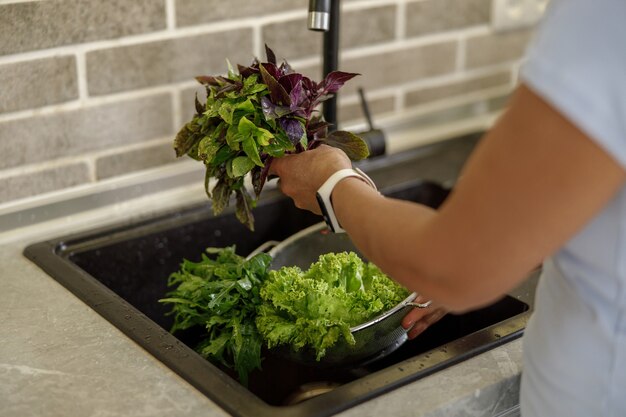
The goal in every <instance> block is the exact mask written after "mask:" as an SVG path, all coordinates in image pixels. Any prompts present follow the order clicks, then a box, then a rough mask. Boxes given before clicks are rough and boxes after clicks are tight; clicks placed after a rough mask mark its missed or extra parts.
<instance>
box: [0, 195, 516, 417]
mask: <svg viewBox="0 0 626 417" xmlns="http://www.w3.org/2000/svg"><path fill="white" fill-rule="evenodd" d="M199 198H204V197H203V196H202V190H201V189H199V188H198V187H197V186H190V187H187V188H179V189H175V190H169V191H163V192H159V193H154V194H151V195H149V196H145V197H141V198H136V199H134V200H132V201H128V202H123V203H114V204H112V205H110V206H102V207H99V208H94V209H91V210H86V211H83V212H80V213H76V214H73V215H71V216H64V217H59V218H55V219H49V220H47V221H44V222H41V223H36V224H33V225H30V226H24V227H18V228H15V229H13V230H9V231H5V232H3V233H0V288H2V293H1V294H2V295H1V297H2V300H1V302H0V317H1V318H2V320H0V334H2V344H1V345H0V416H2V417H4V416H7V417H8V416H11V417H18V416H19V417H29V416H38V417H39V416H107V417H113V416H135V417H137V416H144V415H145V416H168V417H183V416H194V417H199V416H225V415H227V414H226V413H225V411H223V410H222V409H221V408H219V407H218V406H217V405H216V404H214V403H213V402H211V401H210V400H209V399H207V397H205V396H204V395H202V394H201V393H200V392H199V391H197V390H196V389H195V388H193V387H192V386H191V385H189V384H188V383H187V382H186V381H184V380H183V379H182V378H180V377H179V376H178V375H176V374H175V373H174V372H173V371H171V370H170V369H169V368H167V367H166V366H165V365H163V364H162V363H161V362H159V361H158V360H157V359H155V358H154V357H153V356H151V355H150V354H148V353H147V352H146V351H144V350H143V349H142V348H141V347H140V346H138V345H137V344H135V343H134V342H133V341H132V340H131V339H129V338H127V337H126V336H125V335H124V334H123V333H121V332H120V331H119V330H118V329H117V328H115V327H114V326H113V325H111V324H110V323H109V322H107V321H106V320H105V319H103V318H102V317H101V316H99V315H98V314H97V313H95V312H94V311H93V310H92V309H91V308H89V307H88V306H87V305H85V304H84V303H83V302H81V301H80V300H79V299H78V298H76V297H75V296H74V295H73V294H71V293H70V292H69V291H68V290H66V289H65V288H64V287H62V286H61V285H60V284H58V283H57V282H56V281H55V280H54V279H52V278H51V277H49V276H48V275H47V274H46V273H45V272H43V271H42V270H41V269H39V268H38V267H37V266H36V265H35V264H33V263H32V262H30V261H29V260H27V259H26V258H25V257H24V256H23V255H22V251H23V249H24V247H26V246H27V245H28V244H30V243H33V242H37V241H41V240H44V239H48V238H53V237H56V236H59V235H63V234H67V233H70V232H71V233H73V232H79V231H84V230H89V229H92V228H94V227H98V226H103V225H108V224H112V223H115V222H118V221H121V220H127V219H128V218H129V214H128V213H133V214H132V216H147V215H150V214H151V213H155V212H158V211H159V210H164V209H166V208H168V205H169V206H171V207H174V206H176V205H180V204H185V203H193V202H195V201H198V199H199ZM521 350H522V343H521V340H520V339H517V340H515V341H513V342H510V343H507V344H504V345H502V346H500V347H497V348H495V349H493V350H491V351H488V352H486V353H483V354H480V355H478V356H475V357H473V358H471V359H469V360H466V361H464V362H461V363H459V364H456V365H454V366H451V367H449V368H447V369H445V370H443V371H440V372H437V373H435V374H433V375H430V376H428V377H425V378H422V379H420V380H417V381H415V382H413V383H410V384H408V385H405V386H403V387H401V388H399V389H396V390H393V391H391V392H389V393H387V394H384V395H382V396H379V397H376V398H374V399H373V400H370V401H368V402H365V403H362V404H360V405H358V406H356V407H353V408H351V409H349V410H346V411H344V412H342V413H340V414H339V415H340V416H344V417H352V416H354V417H357V416H358V417H367V416H372V417H373V416H381V415H382V416H487V415H493V416H505V415H506V416H513V415H517V411H516V408H517V395H518V390H519V376H520V372H521V366H522V365H521Z"/></svg>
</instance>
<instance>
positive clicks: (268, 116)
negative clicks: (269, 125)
mask: <svg viewBox="0 0 626 417" xmlns="http://www.w3.org/2000/svg"><path fill="white" fill-rule="evenodd" d="M261 109H262V110H263V115H264V116H265V120H274V119H278V118H280V117H283V116H286V115H288V114H291V113H293V110H291V109H290V108H289V107H287V106H277V105H275V104H274V103H272V102H271V101H270V99H269V98H267V97H266V96H263V97H261Z"/></svg>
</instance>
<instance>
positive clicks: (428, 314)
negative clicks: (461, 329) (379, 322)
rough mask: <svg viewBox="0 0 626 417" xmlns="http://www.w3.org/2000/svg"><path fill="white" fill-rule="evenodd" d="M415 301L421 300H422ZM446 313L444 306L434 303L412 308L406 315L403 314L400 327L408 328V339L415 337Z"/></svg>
mask: <svg viewBox="0 0 626 417" xmlns="http://www.w3.org/2000/svg"><path fill="white" fill-rule="evenodd" d="M418 299H419V297H418ZM417 302H423V300H422V301H417ZM447 313H448V311H447V310H446V309H445V308H443V307H441V306H438V305H436V304H435V303H433V304H431V305H430V306H428V307H426V308H414V309H413V310H411V311H410V312H409V313H408V314H407V315H406V316H404V319H403V320H402V327H404V328H405V329H407V330H408V333H407V335H408V336H409V339H415V338H416V337H417V336H419V335H420V334H421V333H422V332H423V331H424V330H426V329H427V328H428V327H430V325H432V324H435V323H436V322H438V321H439V319H441V318H442V317H443V316H445V315H446V314H447Z"/></svg>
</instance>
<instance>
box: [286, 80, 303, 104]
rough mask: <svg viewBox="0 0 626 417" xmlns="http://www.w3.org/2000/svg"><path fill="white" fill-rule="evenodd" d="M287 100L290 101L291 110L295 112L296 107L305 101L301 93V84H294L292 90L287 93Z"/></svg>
mask: <svg viewBox="0 0 626 417" xmlns="http://www.w3.org/2000/svg"><path fill="white" fill-rule="evenodd" d="M289 99H290V100H291V109H292V110H296V108H297V107H298V105H299V104H300V103H301V102H303V101H305V100H304V94H303V91H302V83H298V84H296V85H295V86H294V87H293V89H292V90H291V91H290V92H289Z"/></svg>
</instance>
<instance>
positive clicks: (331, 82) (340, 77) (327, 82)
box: [318, 71, 360, 94]
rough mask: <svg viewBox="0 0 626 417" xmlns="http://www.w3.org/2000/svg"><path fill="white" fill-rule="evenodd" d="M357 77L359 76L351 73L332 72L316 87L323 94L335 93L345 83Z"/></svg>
mask: <svg viewBox="0 0 626 417" xmlns="http://www.w3.org/2000/svg"><path fill="white" fill-rule="evenodd" d="M357 75H360V74H356V73H352V72H343V71H333V72H331V73H330V74H328V75H327V76H326V78H324V81H322V82H321V83H320V85H319V86H318V87H319V88H320V89H322V90H323V91H324V94H327V93H336V92H337V91H338V90H339V89H340V88H341V87H342V86H343V85H344V84H345V83H346V81H349V80H351V79H352V78H354V77H356V76H357Z"/></svg>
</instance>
